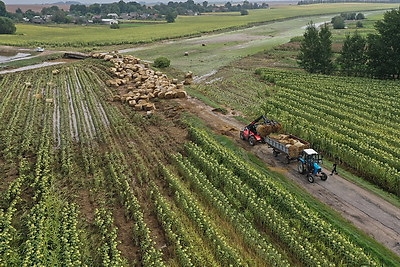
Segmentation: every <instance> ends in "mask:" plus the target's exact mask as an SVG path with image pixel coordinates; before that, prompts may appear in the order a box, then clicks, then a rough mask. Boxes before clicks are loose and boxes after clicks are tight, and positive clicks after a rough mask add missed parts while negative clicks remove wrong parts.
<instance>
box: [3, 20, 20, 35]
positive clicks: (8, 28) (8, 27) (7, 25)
mask: <svg viewBox="0 0 400 267" xmlns="http://www.w3.org/2000/svg"><path fill="white" fill-rule="evenodd" d="M16 30H17V28H16V27H15V24H14V22H13V21H12V20H11V19H9V18H6V17H0V34H14V33H15V32H16Z"/></svg>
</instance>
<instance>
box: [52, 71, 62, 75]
mask: <svg viewBox="0 0 400 267" xmlns="http://www.w3.org/2000/svg"><path fill="white" fill-rule="evenodd" d="M51 73H52V74H53V75H56V74H59V73H60V71H59V70H52V71H51Z"/></svg>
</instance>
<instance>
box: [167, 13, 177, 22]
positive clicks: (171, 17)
mask: <svg viewBox="0 0 400 267" xmlns="http://www.w3.org/2000/svg"><path fill="white" fill-rule="evenodd" d="M176 17H177V15H176V13H173V12H170V13H168V14H167V15H165V20H166V21H167V22H168V23H174V22H175V19H176Z"/></svg>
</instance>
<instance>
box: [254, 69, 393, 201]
mask: <svg viewBox="0 0 400 267" xmlns="http://www.w3.org/2000/svg"><path fill="white" fill-rule="evenodd" d="M258 73H259V74H261V76H262V77H263V78H264V79H266V80H270V81H273V82H274V83H275V84H276V85H277V86H276V93H275V94H274V96H273V97H271V98H270V100H269V101H268V102H266V103H265V104H264V106H263V108H264V110H265V112H266V113H267V114H268V115H269V116H270V117H274V118H277V119H279V120H280V121H281V122H282V123H283V124H284V125H285V129H286V131H287V132H290V133H292V134H295V135H299V136H300V137H302V138H304V139H307V140H309V141H311V142H312V143H313V145H314V146H315V147H317V148H318V149H319V150H322V151H324V152H325V153H326V154H328V155H330V156H331V157H333V158H337V159H339V160H340V161H342V162H345V163H346V164H347V165H349V166H351V167H353V168H354V169H356V170H357V171H359V172H360V173H362V174H363V175H364V176H365V177H368V178H369V179H370V180H371V181H372V182H374V183H376V184H378V185H380V186H381V187H383V188H385V189H386V190H388V191H390V192H394V193H396V194H400V165H399V160H398V159H399V157H400V150H399V145H400V139H399V137H398V132H399V130H400V123H399V118H400V109H399V108H398V107H399V106H400V102H399V98H398V95H399V93H400V92H399V87H398V82H396V81H377V80H371V79H365V78H351V77H345V78H341V79H337V78H335V77H329V76H323V75H310V74H304V73H297V72H296V73H294V72H289V71H282V70H272V69H259V70H258Z"/></svg>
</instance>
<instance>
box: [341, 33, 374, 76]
mask: <svg viewBox="0 0 400 267" xmlns="http://www.w3.org/2000/svg"><path fill="white" fill-rule="evenodd" d="M366 44H367V40H366V39H365V38H364V37H362V36H361V35H360V34H359V33H358V32H357V31H356V32H355V33H354V34H353V35H352V36H350V35H347V36H346V40H345V41H344V43H343V47H342V51H341V53H340V56H339V57H338V59H337V62H338V64H339V66H340V69H341V71H342V72H343V73H345V74H347V75H354V76H360V75H363V74H364V73H365V70H366V62H367V57H366V54H365V49H366Z"/></svg>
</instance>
